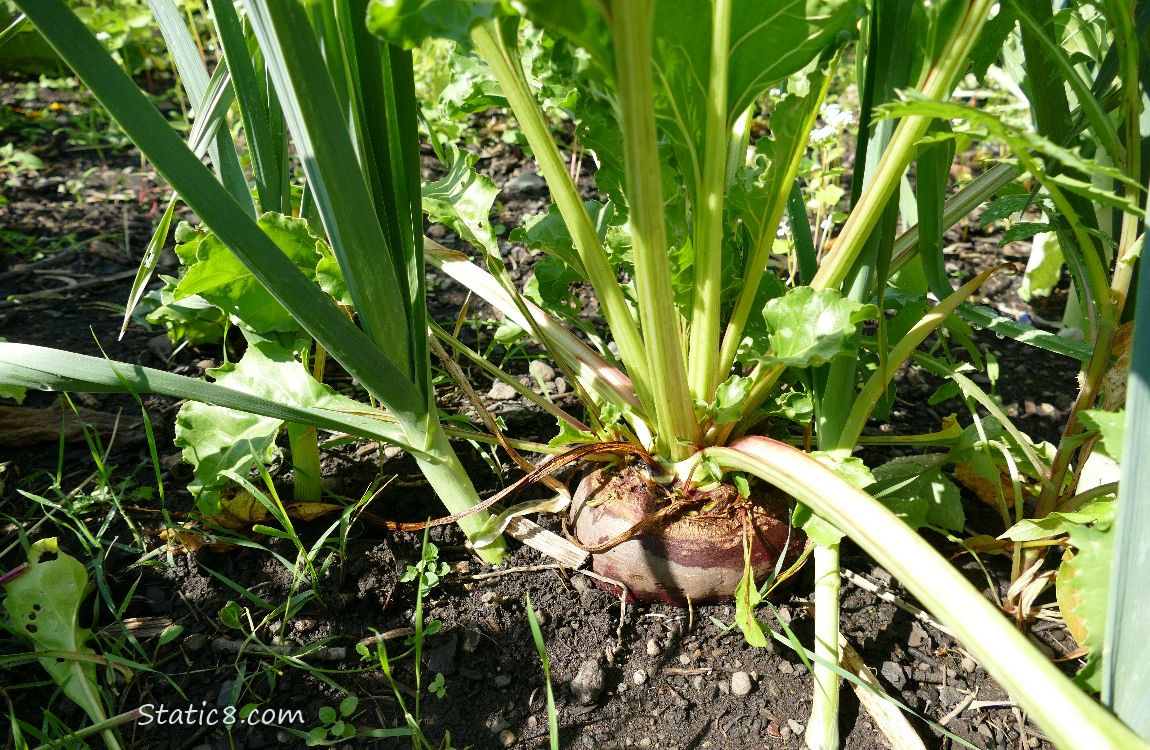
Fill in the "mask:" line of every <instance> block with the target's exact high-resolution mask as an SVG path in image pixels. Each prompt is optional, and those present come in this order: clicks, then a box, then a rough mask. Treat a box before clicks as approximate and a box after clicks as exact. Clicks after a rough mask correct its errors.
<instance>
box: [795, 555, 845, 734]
mask: <svg viewBox="0 0 1150 750" xmlns="http://www.w3.org/2000/svg"><path fill="white" fill-rule="evenodd" d="M812 556H813V558H814V564H815V595H814V603H815V646H814V648H813V649H812V651H813V652H814V654H815V656H816V657H819V659H820V661H817V662H815V664H814V667H813V668H812V672H813V676H814V682H815V692H814V696H813V698H814V700H813V701H812V705H811V718H810V721H808V722H807V731H806V734H805V735H804V739H805V741H806V743H807V747H808V748H810V750H836V748H838V746H839V675H838V672H836V671H835V670H834V669H832V668H831V666H830V665H832V664H838V663H839V589H840V586H841V581H842V576H841V575H840V574H839V543H838V542H835V543H834V544H826V545H823V544H818V545H815V549H814V552H813V554H812Z"/></svg>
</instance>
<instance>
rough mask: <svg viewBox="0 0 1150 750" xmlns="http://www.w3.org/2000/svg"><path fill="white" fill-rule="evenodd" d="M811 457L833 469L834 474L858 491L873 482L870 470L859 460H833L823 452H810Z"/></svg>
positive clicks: (856, 458)
mask: <svg viewBox="0 0 1150 750" xmlns="http://www.w3.org/2000/svg"><path fill="white" fill-rule="evenodd" d="M811 457H812V458H815V459H817V460H818V461H819V463H821V464H825V465H827V466H829V467H830V468H831V469H834V472H835V473H836V474H838V475H839V476H840V477H842V478H843V479H845V480H847V481H848V482H850V483H851V484H852V485H854V486H855V487H858V488H859V489H860V490H861V489H863V488H864V487H869V486H871V485H872V484H874V482H875V477H874V475H873V474H871V470H870V469H869V468H868V467H867V465H866V464H865V463H863V460H862V459H861V458H858V457H856V456H847V457H846V458H835V457H832V456H831V454H829V453H826V452H825V451H811Z"/></svg>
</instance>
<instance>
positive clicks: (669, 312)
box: [612, 0, 726, 462]
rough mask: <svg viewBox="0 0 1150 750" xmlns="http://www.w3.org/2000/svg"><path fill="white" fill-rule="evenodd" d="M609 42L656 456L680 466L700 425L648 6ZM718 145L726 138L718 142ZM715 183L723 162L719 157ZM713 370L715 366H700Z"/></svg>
mask: <svg viewBox="0 0 1150 750" xmlns="http://www.w3.org/2000/svg"><path fill="white" fill-rule="evenodd" d="M614 10H615V17H614V19H613V22H614V23H613V27H612V31H613V36H614V40H615V59H616V62H617V67H618V70H617V71H616V78H617V80H618V84H619V106H620V109H621V122H620V123H619V124H620V129H621V130H622V133H623V159H624V164H625V167H626V174H627V198H628V203H629V205H630V209H631V214H630V222H631V240H632V246H633V248H634V251H635V291H636V296H637V297H638V302H639V321H640V323H641V324H642V327H643V336H644V340H645V343H646V344H647V372H648V373H649V374H650V377H651V381H650V385H651V393H652V397H653V399H654V413H655V417H656V423H657V425H658V433H657V434H656V450H657V452H658V453H659V455H661V456H663V457H665V458H667V459H668V460H670V461H672V462H674V461H680V460H682V459H684V458H686V457H687V456H689V455H691V453H692V452H694V450H695V448H696V446H697V445H698V443H699V440H700V434H699V423H698V420H697V419H696V417H695V408H694V403H693V401H692V399H691V393H690V389H689V388H688V385H687V368H686V366H685V363H684V362H683V337H682V331H681V329H680V324H679V314H678V311H677V310H676V309H675V301H674V293H673V291H672V286H671V271H670V268H669V264H668V263H667V253H668V251H669V247H668V244H667V237H666V219H665V217H664V215H663V186H662V183H661V179H660V173H661V166H662V165H661V164H660V162H659V148H658V140H657V139H658V135H657V132H656V129H655V107H654V90H653V85H652V73H651V54H652V50H651V32H652V22H653V20H654V13H653V11H654V5H653V3H652V2H651V0H627V2H625V3H619V4H618V5H616V6H615V8H614ZM722 142H723V144H724V145H725V143H726V139H725V138H724V139H723V141H722ZM720 158H721V161H720V162H719V164H718V169H719V176H720V177H722V174H723V172H722V170H723V168H724V167H725V163H726V161H725V160H726V151H725V150H724V151H722V152H720ZM705 364H706V365H707V366H710V367H713V366H714V364H715V362H714V360H713V359H712V360H709V361H708V362H706V363H705Z"/></svg>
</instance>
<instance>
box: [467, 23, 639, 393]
mask: <svg viewBox="0 0 1150 750" xmlns="http://www.w3.org/2000/svg"><path fill="white" fill-rule="evenodd" d="M471 41H472V43H473V44H474V45H475V49H476V50H477V51H478V52H479V54H480V55H482V56H483V59H484V60H486V61H487V64H488V65H489V66H491V71H492V73H493V74H494V75H495V78H496V80H498V81H499V85H500V87H501V88H502V90H503V95H504V96H506V97H507V103H508V104H509V105H510V106H511V111H512V112H513V113H514V114H515V118H516V119H517V120H518V121H519V127H520V128H522V130H523V135H524V136H526V138H527V143H528V144H529V145H530V146H531V150H532V151H533V152H534V153H535V158H536V160H537V161H538V162H539V169H540V171H541V172H542V173H543V177H544V178H545V179H546V180H547V186H548V188H549V189H550V190H551V196H552V198H553V199H554V200H555V205H556V206H558V207H559V212H560V214H562V216H563V220H564V222H565V223H566V224H567V228H568V230H569V231H570V232H571V238H572V240H573V241H574V244H575V250H576V252H578V253H579V260H580V262H582V264H583V270H584V271H585V272H586V274H587V279H588V281H590V282H591V286H592V287H594V289H595V295H596V297H598V299H599V303H600V305H602V309H603V316H604V317H605V318H607V324H608V326H609V327H610V329H611V333H612V335H613V336H614V337H615V343H616V344H617V345H618V347H619V354H620V356H621V358H622V359H623V363H624V364H625V365H626V366H627V372H628V374H629V375H630V376H631V380H632V381H634V384H635V393H636V394H637V395H638V397H639V400H640V401H642V402H643V403H644V404H645V405H646V406H647V407H648V408H649V407H650V406H651V405H653V401H652V400H651V396H650V384H649V378H648V375H647V356H646V349H645V347H644V346H643V340H642V338H641V337H640V336H639V328H638V326H636V325H635V320H634V319H633V318H632V317H631V312H630V310H628V309H627V302H626V300H625V299H624V298H623V290H622V288H621V287H620V286H619V280H618V278H617V277H616V275H615V270H614V269H613V268H612V267H611V263H610V261H609V260H608V258H607V251H606V249H605V248H604V247H603V243H601V242H600V241H599V235H598V233H597V232H596V231H595V225H594V224H593V223H592V222H591V217H590V216H589V215H588V214H587V209H586V208H585V207H584V206H583V199H582V198H581V197H580V196H579V189H578V188H577V187H576V185H575V183H574V182H573V181H572V179H571V176H570V174H569V173H568V172H567V165H566V164H565V163H564V162H563V156H562V155H561V154H560V153H559V148H558V147H557V146H556V145H555V141H554V140H553V139H552V138H551V130H550V128H549V127H548V125H547V119H546V117H545V116H544V114H543V111H542V110H541V109H540V107H539V105H538V103H536V101H535V99H534V97H532V95H531V90H530V88H529V87H528V85H527V81H526V79H525V77H524V75H523V72H522V69H521V67H520V62H519V56H518V50H517V47H516V40H514V39H511V40H505V39H503V36H502V33H501V28H500V26H499V25H498V23H497V22H495V21H486V22H482V23H479V24H476V25H475V26H474V27H473V28H472V30H471Z"/></svg>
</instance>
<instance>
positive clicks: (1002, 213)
mask: <svg viewBox="0 0 1150 750" xmlns="http://www.w3.org/2000/svg"><path fill="white" fill-rule="evenodd" d="M1032 203H1034V199H1033V198H1032V197H1031V196H1030V193H1022V194H1019V195H1004V196H1003V197H1001V198H996V199H995V200H993V201H991V202H990V203H989V204H988V205H987V206H986V208H984V209H983V210H982V215H981V216H980V217H979V219H978V224H979V226H983V227H984V226H986V225H987V224H990V223H991V222H995V221H1002V220H1003V219H1008V218H1010V217H1011V216H1013V215H1014V214H1016V213H1019V212H1020V211H1025V210H1026V209H1027V207H1029V206H1030V205H1031V204H1032Z"/></svg>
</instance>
